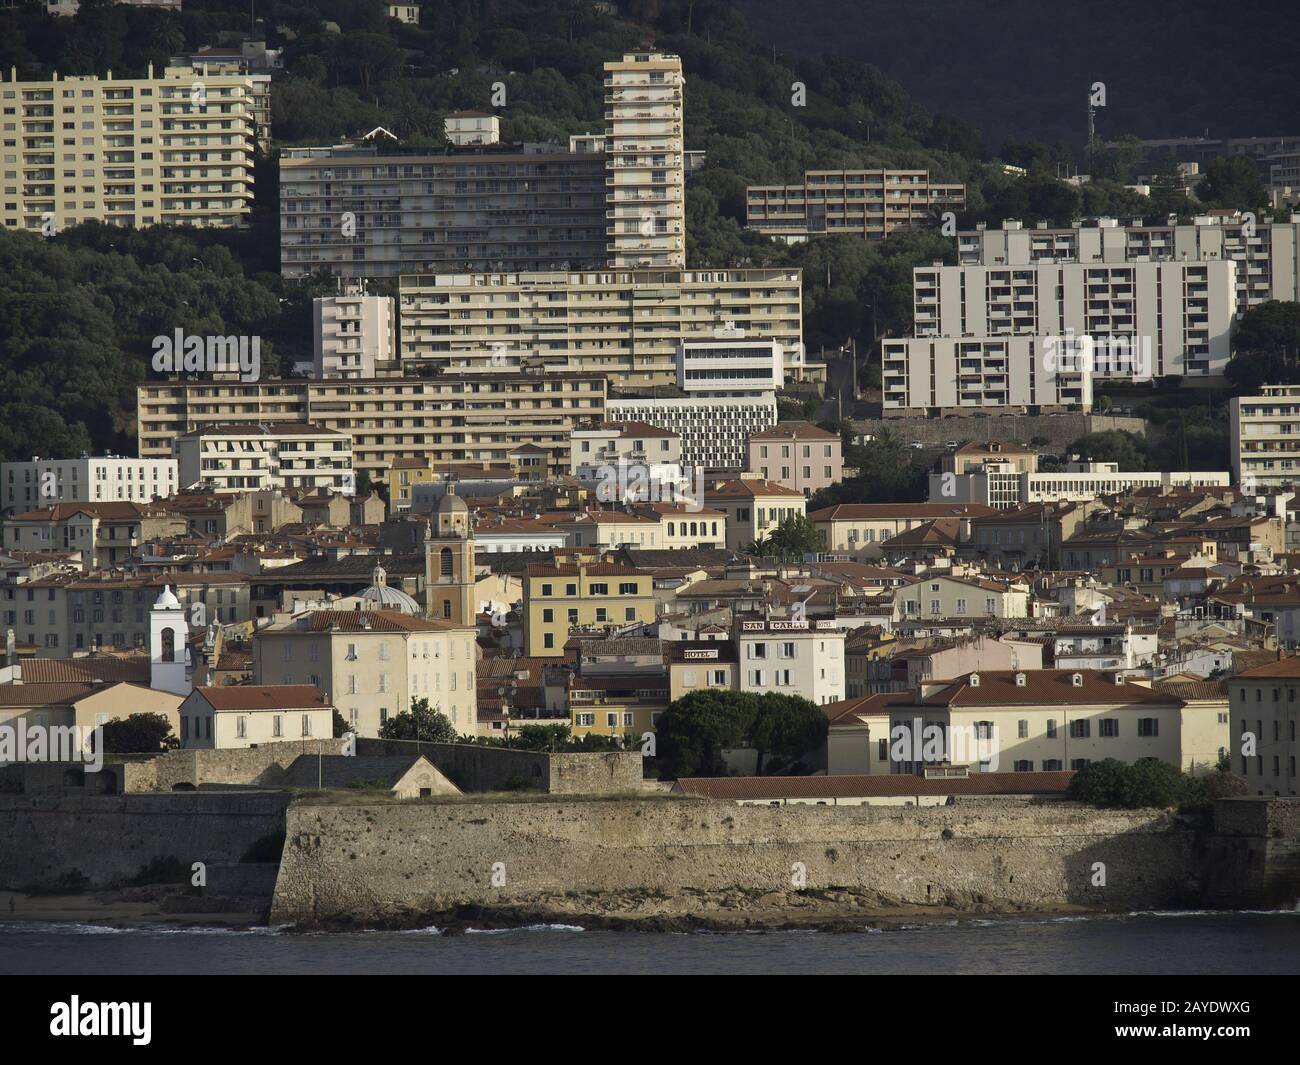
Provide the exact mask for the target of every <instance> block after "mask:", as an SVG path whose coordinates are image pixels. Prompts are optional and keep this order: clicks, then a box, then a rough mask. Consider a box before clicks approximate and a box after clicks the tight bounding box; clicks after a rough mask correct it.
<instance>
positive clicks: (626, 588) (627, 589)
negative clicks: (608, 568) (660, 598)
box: [618, 581, 637, 595]
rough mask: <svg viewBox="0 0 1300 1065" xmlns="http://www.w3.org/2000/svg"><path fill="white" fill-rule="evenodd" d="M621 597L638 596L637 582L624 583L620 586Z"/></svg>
mask: <svg viewBox="0 0 1300 1065" xmlns="http://www.w3.org/2000/svg"><path fill="white" fill-rule="evenodd" d="M618 594H619V595H636V594H637V592H636V581H624V582H623V583H621V584H620V585H619V586H618Z"/></svg>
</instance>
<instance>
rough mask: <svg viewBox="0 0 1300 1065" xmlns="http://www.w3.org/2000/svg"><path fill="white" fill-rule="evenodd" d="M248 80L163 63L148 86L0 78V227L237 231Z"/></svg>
mask: <svg viewBox="0 0 1300 1065" xmlns="http://www.w3.org/2000/svg"><path fill="white" fill-rule="evenodd" d="M254 94H255V86H254V81H253V78H252V76H250V75H245V74H225V73H218V72H216V71H213V70H202V69H200V70H194V69H192V68H190V67H188V66H186V67H167V68H166V69H165V70H163V71H162V72H161V73H160V74H158V75H157V76H155V75H154V70H153V67H152V65H151V66H150V68H149V73H148V76H147V77H144V78H116V79H115V78H113V77H112V76H111V74H110V75H105V76H104V77H98V76H95V75H77V76H72V77H59V76H58V75H55V76H54V77H52V78H50V79H49V80H42V81H27V80H19V79H17V77H16V75H15V74H14V72H13V71H11V72H10V75H9V77H8V78H7V79H5V80H4V81H3V82H0V104H2V105H3V111H4V114H3V119H2V122H3V133H4V171H3V173H4V184H3V186H2V187H3V197H2V198H0V208H2V209H0V223H3V225H4V226H5V227H6V228H8V229H24V230H27V231H29V232H35V233H43V234H45V235H50V234H53V233H57V232H60V231H62V230H63V229H66V228H68V227H69V226H75V225H78V224H80V223H82V222H90V221H96V222H107V223H109V224H111V225H121V226H134V227H143V226H149V225H155V224H164V225H192V226H241V225H243V224H244V223H245V221H246V220H247V217H248V214H249V212H250V210H251V209H252V203H253V154H254V146H255V142H256V139H257V124H256V120H255V103H254Z"/></svg>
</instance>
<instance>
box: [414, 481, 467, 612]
mask: <svg viewBox="0 0 1300 1065" xmlns="http://www.w3.org/2000/svg"><path fill="white" fill-rule="evenodd" d="M424 597H425V598H424V601H425V608H424V612H425V615H426V616H427V617H430V618H432V619H434V620H435V621H446V622H449V623H450V624H452V625H461V626H464V627H466V628H473V627H474V625H475V622H476V620H477V611H476V610H475V606H476V604H475V602H474V530H473V529H472V528H471V527H470V523H469V507H467V506H466V505H465V500H463V499H461V498H460V496H458V495H456V486H455V485H454V484H448V485H447V494H446V495H445V496H443V497H442V501H441V502H439V504H438V509H437V510H436V511H435V512H434V519H433V522H432V523H431V525H430V527H429V537H428V539H426V540H425V541H424Z"/></svg>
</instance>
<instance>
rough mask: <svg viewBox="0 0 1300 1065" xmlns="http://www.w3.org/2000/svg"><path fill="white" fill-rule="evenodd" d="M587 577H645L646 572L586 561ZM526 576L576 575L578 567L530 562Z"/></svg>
mask: <svg viewBox="0 0 1300 1065" xmlns="http://www.w3.org/2000/svg"><path fill="white" fill-rule="evenodd" d="M585 569H586V571H587V576H588V577H645V576H647V574H645V573H643V572H642V571H641V570H638V569H632V567H630V566H620V565H618V564H617V563H614V562H588V563H587V564H586V566H585ZM528 576H530V577H576V576H578V567H577V565H576V564H566V565H561V566H556V565H552V564H550V563H547V562H530V563H529V564H528Z"/></svg>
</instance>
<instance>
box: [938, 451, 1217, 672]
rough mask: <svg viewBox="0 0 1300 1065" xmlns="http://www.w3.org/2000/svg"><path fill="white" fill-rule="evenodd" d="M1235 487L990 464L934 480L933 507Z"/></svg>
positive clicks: (1199, 475) (1197, 479) (1108, 471)
mask: <svg viewBox="0 0 1300 1065" xmlns="http://www.w3.org/2000/svg"><path fill="white" fill-rule="evenodd" d="M1231 483H1232V475H1231V474H1230V473H1228V471H1226V470H1220V471H1192V470H1166V471H1154V472H1147V471H1132V470H1121V469H1120V468H1119V463H1117V462H1068V463H1066V465H1065V469H1064V470H1062V471H1060V472H1056V473H1047V472H1043V473H1037V472H1035V473H1029V472H1025V473H1020V472H1017V471H1016V469H1015V467H1014V465H1013V464H1012V463H1009V462H988V463H985V465H984V468H983V469H982V470H977V471H972V472H969V473H932V474H930V502H931V503H946V502H955V503H984V504H986V505H988V506H991V507H998V508H1000V509H1006V508H1008V507H1016V506H1019V505H1021V504H1022V503H1088V502H1091V501H1092V500H1095V499H1097V498H1098V497H1099V496H1108V495H1117V494H1120V493H1124V492H1132V491H1134V490H1135V489H1138V488H1223V487H1226V486H1228V485H1229V484H1231ZM1096 668H1098V669H1100V668H1103V667H1100V666H1098V667H1096Z"/></svg>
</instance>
